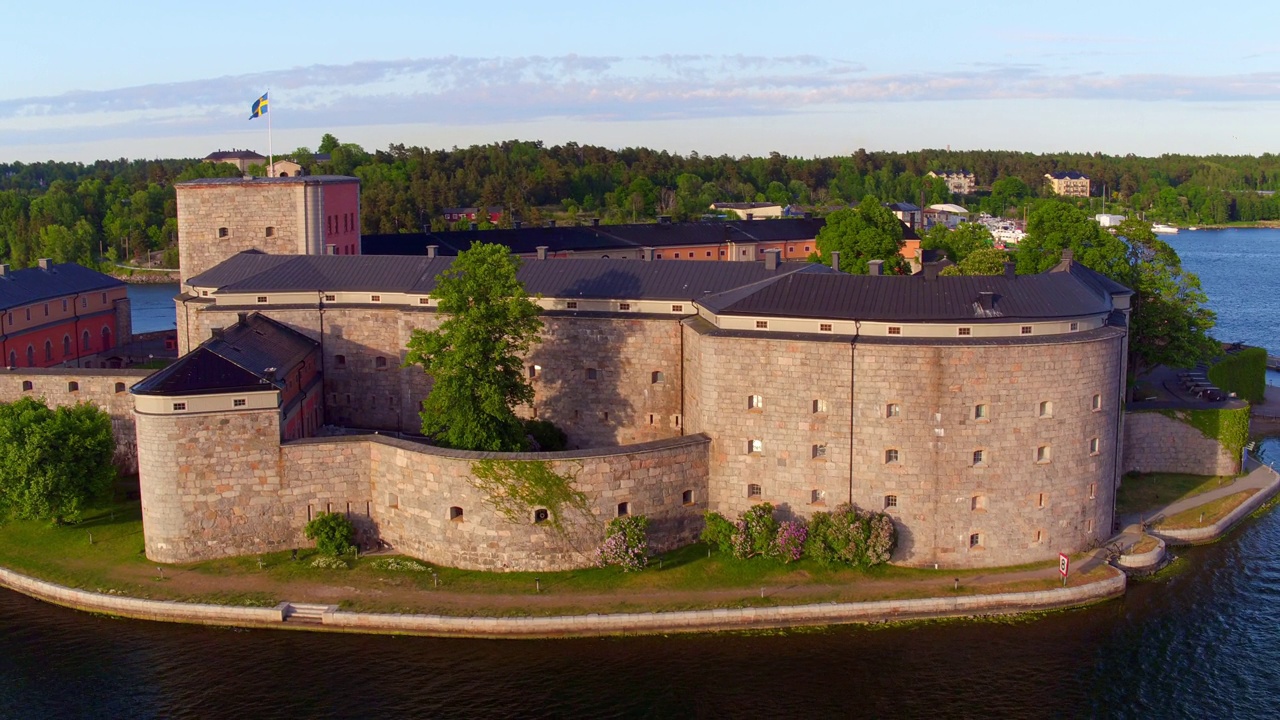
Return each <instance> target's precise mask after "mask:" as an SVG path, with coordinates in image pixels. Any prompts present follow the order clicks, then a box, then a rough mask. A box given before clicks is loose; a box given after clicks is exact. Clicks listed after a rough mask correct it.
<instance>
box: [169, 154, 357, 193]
mask: <svg viewBox="0 0 1280 720" xmlns="http://www.w3.org/2000/svg"><path fill="white" fill-rule="evenodd" d="M280 159H281V160H287V159H288V158H280ZM358 182H360V178H355V177H350V176H347V175H298V176H294V177H246V178H239V177H217V178H197V179H195V180H187V181H186V182H180V183H175V184H174V186H175V187H193V186H196V187H199V186H219V185H268V184H276V185H319V184H321V183H358Z"/></svg>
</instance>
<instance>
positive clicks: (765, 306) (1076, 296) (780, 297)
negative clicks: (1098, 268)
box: [698, 271, 1112, 322]
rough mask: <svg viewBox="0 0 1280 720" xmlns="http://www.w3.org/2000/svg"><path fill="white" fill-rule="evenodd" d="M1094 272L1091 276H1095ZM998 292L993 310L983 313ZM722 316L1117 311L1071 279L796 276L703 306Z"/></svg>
mask: <svg viewBox="0 0 1280 720" xmlns="http://www.w3.org/2000/svg"><path fill="white" fill-rule="evenodd" d="M1091 272H1092V271H1091ZM983 293H991V296H990V297H991V298H992V299H993V300H994V302H993V306H992V309H990V310H988V309H985V308H984V307H983V304H982V302H981V298H982V294H983ZM698 304H699V305H701V306H702V307H704V308H706V309H707V310H710V311H711V312H714V313H717V314H721V315H759V316H772V317H797V318H814V319H832V320H866V321H876V322H883V321H890V322H891V321H900V322H947V321H964V322H974V321H977V322H981V321H992V322H1013V321H1017V320H1047V319H1053V318H1064V317H1079V316H1086V315H1096V314H1102V313H1108V312H1110V311H1111V309H1112V306H1111V299H1110V295H1103V294H1100V293H1099V292H1098V291H1097V290H1096V289H1095V288H1094V287H1092V286H1091V285H1089V284H1088V283H1087V282H1086V281H1084V280H1082V279H1081V278H1080V277H1079V276H1077V275H1073V274H1071V273H1053V272H1047V273H1041V274H1039V275H1020V276H1016V277H1013V278H1009V277H1005V276H1003V275H997V276H955V277H941V276H940V277H935V278H926V277H925V276H924V275H912V276H871V275H846V274H844V273H824V274H811V273H795V274H791V275H788V276H787V277H783V278H778V279H777V280H776V281H774V282H768V283H760V284H758V285H757V286H755V287H753V288H738V289H735V290H732V291H729V292H725V293H720V294H717V295H713V296H711V297H708V298H705V299H703V300H700V301H698Z"/></svg>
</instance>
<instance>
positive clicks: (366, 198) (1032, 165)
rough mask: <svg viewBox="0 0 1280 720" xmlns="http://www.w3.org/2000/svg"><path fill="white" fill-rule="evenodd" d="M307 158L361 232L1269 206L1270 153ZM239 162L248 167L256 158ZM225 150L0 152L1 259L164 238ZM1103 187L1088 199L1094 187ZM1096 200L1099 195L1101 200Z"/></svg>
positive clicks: (510, 150) (1183, 216)
mask: <svg viewBox="0 0 1280 720" xmlns="http://www.w3.org/2000/svg"><path fill="white" fill-rule="evenodd" d="M317 150H318V151H319V152H321V153H327V154H328V159H327V160H326V161H324V162H317V161H316V160H315V158H314V156H313V154H312V151H311V150H310V149H307V148H299V149H298V150H297V151H296V152H293V153H288V154H285V155H281V156H280V157H291V158H293V159H295V160H297V161H299V162H301V163H302V164H304V165H306V166H307V169H308V170H309V171H310V172H312V173H335V174H345V175H356V176H358V177H359V178H360V179H361V181H362V200H361V214H362V216H361V223H362V227H363V230H364V232H366V233H395V232H418V231H421V230H422V229H423V228H426V227H432V228H434V229H437V230H440V229H445V224H444V220H443V218H442V211H443V209H444V208H447V207H460V206H463V207H465V206H499V207H502V208H503V209H504V215H503V219H502V223H503V224H507V223H510V222H511V221H513V220H515V219H519V220H523V221H524V222H525V223H526V224H536V223H541V222H542V221H544V220H546V219H549V218H551V217H556V218H558V219H559V220H560V221H561V222H575V221H578V220H579V219H580V218H585V217H599V218H601V220H602V222H605V223H621V222H643V221H645V220H651V219H653V218H655V217H656V216H658V215H670V216H672V217H673V218H674V219H676V220H689V219H697V218H699V217H701V216H702V215H704V214H705V213H706V211H707V207H708V206H709V205H710V204H711V203H713V202H733V201H758V200H768V201H772V202H777V203H782V204H788V203H795V204H799V205H804V206H812V207H814V208H816V209H817V210H818V211H819V212H825V211H826V210H828V209H835V208H837V207H841V206H847V205H852V204H857V203H858V202H859V201H861V200H862V198H863V197H865V196H867V195H873V196H875V197H877V198H879V199H880V200H883V201H894V200H904V201H910V202H919V201H920V199H921V197H922V195H923V198H924V200H925V202H927V203H935V202H961V203H963V204H965V205H967V206H969V207H970V208H971V209H975V210H984V211H987V212H991V213H993V214H1004V213H1013V214H1019V213H1020V208H1021V207H1022V206H1023V205H1024V204H1026V203H1028V202H1030V201H1031V200H1033V199H1034V198H1036V197H1038V196H1042V195H1044V194H1045V193H1046V191H1045V189H1044V184H1043V176H1044V174H1045V173H1047V172H1053V171H1057V170H1078V171H1080V172H1083V173H1085V174H1086V175H1088V176H1090V177H1091V178H1092V179H1093V180H1094V184H1095V185H1094V186H1095V190H1094V195H1095V197H1094V198H1092V199H1091V201H1083V200H1082V201H1080V204H1081V205H1084V206H1091V207H1092V209H1093V211H1095V212H1101V211H1102V210H1103V209H1104V206H1105V208H1106V210H1108V211H1110V212H1120V213H1128V212H1134V211H1137V212H1143V213H1145V214H1146V217H1147V218H1148V219H1150V220H1157V221H1168V222H1176V223H1193V224H1217V223H1225V222H1231V221H1237V220H1239V221H1259V220H1280V197H1277V196H1275V195H1273V194H1270V193H1259V192H1258V191H1273V190H1280V156H1276V155H1272V154H1266V155H1263V156H1262V157H1250V156H1231V157H1227V156H1211V157H1192V156H1185V155H1165V156H1161V157H1158V158H1141V157H1136V156H1132V155H1130V156H1124V157H1118V156H1109V155H1102V154H1078V153H1059V154H1046V155H1035V154H1031V153H1018V152H1008V151H969V152H964V151H958V152H951V151H945V150H921V151H918V152H911V153H889V152H867V151H864V150H859V151H857V152H856V153H854V154H853V155H850V156H841V157H829V158H810V159H805V158H797V157H786V156H782V155H778V154H776V153H773V154H770V155H769V156H767V157H738V158H735V157H728V156H719V157H710V156H702V155H698V154H696V153H692V154H689V155H678V154H672V153H668V152H665V151H655V150H649V149H645V148H626V149H622V150H611V149H608V148H603V147H597V146H591V145H578V144H576V143H568V144H565V145H557V146H553V147H546V146H544V145H543V144H542V143H540V142H523V141H509V142H503V143H498V144H493V145H483V146H474V147H469V148H462V149H460V148H454V149H451V150H433V149H431V148H422V147H408V146H405V145H392V146H390V147H389V148H387V149H386V150H379V151H376V152H372V153H370V152H367V151H365V150H364V149H363V148H361V147H359V146H358V145H353V144H349V143H348V144H343V143H340V142H339V141H338V140H337V139H336V138H335V137H333V136H332V135H325V136H324V138H323V139H322V140H321V143H320V145H319V147H318V148H317ZM947 169H952V170H955V169H965V170H970V171H972V172H973V173H975V174H976V176H977V181H978V185H979V191H978V193H977V194H976V195H974V196H968V197H953V196H951V195H950V194H949V193H948V192H947V189H946V187H945V185H944V184H943V183H942V182H941V181H939V180H936V179H932V178H928V177H927V173H928V172H929V171H930V170H947ZM254 170H256V171H259V172H260V170H261V169H260V168H255V169H254ZM234 172H235V168H234V167H233V166H231V165H227V164H222V165H217V166H214V165H209V164H206V163H201V162H199V161H198V160H191V159H188V160H152V161H144V160H116V161H99V162H95V163H92V164H88V165H85V164H81V163H56V162H48V163H33V164H24V163H12V164H3V163H0V261H2V262H9V263H11V264H13V265H16V266H25V265H30V264H32V263H33V262H34V261H35V260H36V259H37V258H39V257H53V258H54V259H56V260H59V261H78V262H82V263H85V264H93V263H94V262H97V261H98V260H99V258H103V259H108V260H116V259H119V260H129V259H136V258H140V257H144V256H145V254H146V253H149V252H151V253H155V252H159V253H166V251H167V259H168V260H169V262H170V263H172V262H173V261H174V260H175V258H176V252H173V248H174V244H175V242H176V223H175V222H174V213H175V203H174V190H173V183H174V182H176V181H180V180H183V179H188V178H193V177H200V176H205V175H227V174H233V173H234ZM1104 187H1105V188H1106V193H1107V197H1106V198H1103V197H1102V193H1103V188H1104ZM1104 203H1105V205H1104Z"/></svg>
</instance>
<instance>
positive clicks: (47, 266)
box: [40, 258, 53, 272]
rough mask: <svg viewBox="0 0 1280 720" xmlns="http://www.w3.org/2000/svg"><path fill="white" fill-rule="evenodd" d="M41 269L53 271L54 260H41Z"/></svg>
mask: <svg viewBox="0 0 1280 720" xmlns="http://www.w3.org/2000/svg"><path fill="white" fill-rule="evenodd" d="M40 269H41V270H43V271H45V272H49V271H50V270H52V269H53V260H51V259H49V258H40Z"/></svg>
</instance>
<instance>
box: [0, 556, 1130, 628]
mask: <svg viewBox="0 0 1280 720" xmlns="http://www.w3.org/2000/svg"><path fill="white" fill-rule="evenodd" d="M1112 569H1113V571H1114V572H1113V574H1111V575H1110V576H1109V577H1107V578H1104V579H1102V580H1096V581H1093V582H1089V583H1085V584H1082V585H1075V586H1071V587H1062V588H1054V589H1052V590H1033V591H1029V592H1007V593H992V594H978V595H960V596H952V597H934V598H913V599H904V600H874V601H867V602H850V603H835V602H832V603H811V604H803V605H781V606H775V607H748V608H718V609H713V610H682V611H670V612H641V613H611V614H599V613H589V614H585V615H559V616H550V617H464V616H451V615H426V614H422V615H417V614H399V613H363V612H350V611H345V610H339V609H338V608H337V607H336V606H330V605H310V604H303V603H289V602H282V603H280V604H279V605H277V606H275V607H270V608H261V607H236V606H230V605H211V604H198V603H184V602H177V601H172V600H145V599H142V598H133V597H127V596H121V595H107V594H104V593H96V592H90V591H87V590H78V589H75V588H69V587H66V586H63V585H58V584H56V583H51V582H48V581H45V580H38V579H36V578H33V577H29V576H27V575H23V574H21V573H17V572H14V571H12V570H9V569H6V568H0V587H5V588H8V589H10V590H13V591H15V592H18V593H21V594H23V595H26V596H28V597H31V598H35V599H37V600H41V601H44V602H48V603H51V604H54V605H60V606H62V607H66V608H70V609H73V610H79V611H81V612H91V613H99V614H103V615H109V616H113V617H124V618H130V619H134V620H150V621H154V622H175V623H184V624H194V625H212V626H220V627H228V626H229V627H241V628H265V629H281V630H309V631H319V632H347V633H358V634H391V635H418V636H426V637H461V638H489V639H530V640H533V639H549V638H567V637H603V636H611V635H647V634H667V633H689V632H725V631H737V630H758V629H772V628H794V627H812V626H826V625H843V624H861V623H882V622H899V621H908V620H928V619H938V618H965V617H980V616H989V615H1019V614H1026V613H1034V612H1045V611H1050V610H1065V609H1069V608H1076V607H1084V606H1087V605H1093V604H1095V603H1099V602H1104V601H1106V600H1110V599H1113V598H1117V597H1121V596H1123V595H1124V593H1125V588H1126V586H1127V583H1128V580H1127V578H1128V576H1127V575H1126V574H1125V573H1124V572H1122V571H1120V570H1117V569H1115V568H1112Z"/></svg>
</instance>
